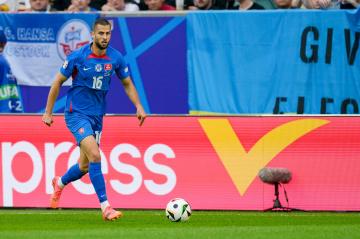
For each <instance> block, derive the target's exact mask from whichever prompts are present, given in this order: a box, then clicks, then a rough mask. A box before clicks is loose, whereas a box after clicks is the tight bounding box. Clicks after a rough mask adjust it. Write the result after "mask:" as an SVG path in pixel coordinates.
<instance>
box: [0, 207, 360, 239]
mask: <svg viewBox="0 0 360 239" xmlns="http://www.w3.org/2000/svg"><path fill="white" fill-rule="evenodd" d="M123 213H124V217H123V218H121V219H119V220H117V221H114V222H104V221H103V220H102V218H101V214H100V212H99V210H81V209H77V210H70V209H66V210H40V209H35V210H32V209H22V210H19V209H0V238H22V239H24V238H36V239H42V238H52V239H54V238H64V239H65V238H77V239H81V238H124V239H129V238H146V239H152V238H154V239H155V238H156V239H158V238H171V239H172V238H186V239H190V238H196V239H201V238H244V239H245V238H246V239H249V238H266V239H272V238H276V239H279V238H299V239H308V238H326V239H331V238H359V237H360V214H359V213H337V212H333V213H329V212H239V211H194V212H193V215H192V216H191V218H190V220H189V221H188V222H182V223H176V222H170V221H169V220H168V219H167V218H166V217H165V212H164V211H162V210H144V211H139V210H124V211H123Z"/></svg>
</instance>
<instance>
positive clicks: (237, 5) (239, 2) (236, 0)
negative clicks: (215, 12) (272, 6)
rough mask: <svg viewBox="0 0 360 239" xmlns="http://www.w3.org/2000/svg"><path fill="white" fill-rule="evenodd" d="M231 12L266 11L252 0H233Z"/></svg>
mask: <svg viewBox="0 0 360 239" xmlns="http://www.w3.org/2000/svg"><path fill="white" fill-rule="evenodd" d="M228 9H230V10H264V9H265V8H264V7H263V6H262V5H260V4H258V3H256V2H253V1H252V0H233V1H231V0H230V1H229V6H228Z"/></svg>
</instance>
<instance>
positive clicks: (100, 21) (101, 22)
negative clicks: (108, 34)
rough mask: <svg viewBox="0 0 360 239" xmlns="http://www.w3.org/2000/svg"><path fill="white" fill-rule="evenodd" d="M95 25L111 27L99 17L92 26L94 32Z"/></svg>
mask: <svg viewBox="0 0 360 239" xmlns="http://www.w3.org/2000/svg"><path fill="white" fill-rule="evenodd" d="M97 25H102V26H110V27H111V23H110V22H109V21H108V20H107V19H105V18H103V17H99V18H98V19H96V20H95V22H94V25H93V30H95V27H96V26H97Z"/></svg>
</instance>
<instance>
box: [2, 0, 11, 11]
mask: <svg viewBox="0 0 360 239" xmlns="http://www.w3.org/2000/svg"><path fill="white" fill-rule="evenodd" d="M8 11H10V7H9V5H8V3H7V1H6V0H3V1H0V12H8Z"/></svg>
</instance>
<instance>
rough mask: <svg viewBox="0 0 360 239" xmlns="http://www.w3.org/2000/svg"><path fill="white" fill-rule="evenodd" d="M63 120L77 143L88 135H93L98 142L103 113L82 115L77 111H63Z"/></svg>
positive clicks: (98, 142)
mask: <svg viewBox="0 0 360 239" xmlns="http://www.w3.org/2000/svg"><path fill="white" fill-rule="evenodd" d="M65 122H66V126H67V127H68V129H69V130H70V131H71V133H72V134H73V135H74V137H75V139H76V143H77V145H80V142H81V141H82V140H83V139H84V138H86V137H87V136H89V135H93V136H94V138H95V140H96V142H97V144H100V138H101V132H102V125H103V115H92V116H89V115H84V114H81V113H78V112H72V113H69V112H65Z"/></svg>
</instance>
